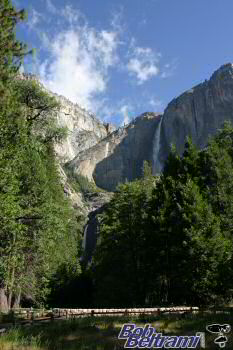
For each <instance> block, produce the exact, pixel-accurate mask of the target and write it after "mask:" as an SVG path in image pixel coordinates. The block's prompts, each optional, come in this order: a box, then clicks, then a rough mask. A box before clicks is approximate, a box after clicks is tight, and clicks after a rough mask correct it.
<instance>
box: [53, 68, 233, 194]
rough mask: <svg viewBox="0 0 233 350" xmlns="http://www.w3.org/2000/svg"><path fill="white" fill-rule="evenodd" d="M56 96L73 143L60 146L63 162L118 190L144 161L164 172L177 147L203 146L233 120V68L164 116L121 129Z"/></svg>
mask: <svg viewBox="0 0 233 350" xmlns="http://www.w3.org/2000/svg"><path fill="white" fill-rule="evenodd" d="M54 96H56V97H57V99H58V100H59V101H60V102H61V106H62V107H61V110H60V112H59V113H58V114H57V120H58V124H59V125H61V126H66V127H67V128H68V137H67V139H66V140H65V141H63V142H62V144H60V145H55V150H56V153H57V156H58V158H59V160H60V162H61V164H63V163H67V165H68V166H69V167H71V168H72V169H73V171H74V172H76V173H78V174H82V175H84V176H86V177H87V178H88V179H89V180H90V181H94V182H95V183H96V185H97V186H99V187H101V188H103V189H106V190H109V191H114V190H115V189H116V186H117V185H118V184H119V183H124V182H125V181H131V180H134V179H136V178H138V177H140V176H141V175H142V167H143V161H144V160H147V161H148V162H149V163H150V164H151V165H152V169H153V174H158V173H159V172H160V171H161V170H162V169H163V166H164V162H165V160H166V158H167V156H168V154H169V152H170V149H171V144H174V145H175V146H176V149H177V151H178V153H179V154H182V153H183V150H184V145H185V140H186V137H187V136H190V137H191V138H192V140H193V142H194V144H196V145H197V146H198V147H199V148H203V147H205V145H206V144H207V142H208V137H209V136H212V135H214V134H215V133H216V132H217V130H218V129H219V128H221V127H222V126H223V123H224V121H225V120H231V121H232V122H233V66H232V64H225V65H223V66H222V67H220V68H219V69H218V70H217V71H216V72H214V74H213V75H212V76H211V78H210V79H209V80H208V81H207V80H206V81H205V82H203V83H201V84H199V85H197V86H195V87H193V88H192V89H190V90H188V91H186V92H184V93H183V94H182V95H180V96H179V97H177V98H175V99H173V100H172V101H171V102H170V103H169V104H168V106H167V108H166V109H165V111H164V114H163V115H158V114H156V113H144V114H143V115H141V116H140V117H138V118H136V119H135V120H134V121H132V122H131V123H130V124H128V125H126V126H124V127H119V128H118V129H116V130H115V129H114V127H113V126H111V125H106V124H103V123H101V122H100V121H99V120H98V119H97V118H96V117H95V116H94V115H92V114H91V113H89V112H87V111H85V110H84V109H82V108H81V107H80V106H78V105H76V104H73V103H71V102H70V101H68V100H67V99H66V98H64V97H61V96H57V95H54Z"/></svg>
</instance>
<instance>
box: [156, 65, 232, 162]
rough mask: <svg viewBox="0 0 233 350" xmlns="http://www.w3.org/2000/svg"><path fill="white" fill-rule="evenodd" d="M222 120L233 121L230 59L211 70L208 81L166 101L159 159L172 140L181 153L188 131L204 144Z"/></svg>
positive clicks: (193, 138)
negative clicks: (228, 61) (211, 73)
mask: <svg viewBox="0 0 233 350" xmlns="http://www.w3.org/2000/svg"><path fill="white" fill-rule="evenodd" d="M225 120H231V121H232V122H233V65H232V64H230V63H229V64H225V65H223V66H222V67H220V69H218V70H217V71H216V72H214V74H213V75H212V76H211V78H210V80H209V81H207V80H206V81H205V82H204V83H202V84H199V85H197V86H195V87H194V88H192V89H190V90H188V91H186V92H185V93H184V94H182V95H181V96H179V97H178V98H175V99H174V100H172V101H171V102H170V103H169V104H168V106H167V108H166V109H165V111H164V117H163V123H162V127H161V147H160V155H159V156H160V158H161V161H162V162H164V160H165V158H166V157H167V155H168V152H169V150H170V145H171V143H173V144H175V145H176V148H177V151H178V152H179V154H182V152H183V150H184V143H185V138H186V136H188V135H189V136H191V137H192V140H193V142H194V143H195V144H196V145H197V146H198V147H199V148H202V147H204V146H205V145H206V143H207V140H208V137H209V136H212V135H214V134H215V133H216V131H217V130H218V129H219V128H221V127H222V125H223V122H224V121H225Z"/></svg>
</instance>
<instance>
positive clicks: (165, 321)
mask: <svg viewBox="0 0 233 350" xmlns="http://www.w3.org/2000/svg"><path fill="white" fill-rule="evenodd" d="M232 320H233V315H232V314H230V313H229V314H215V315H213V314H198V315H197V314H195V315H191V314H189V315H186V316H185V318H184V317H182V316H181V315H171V314H169V315H161V316H144V315H140V316H138V317H132V316H131V317H127V316H124V317H123V316H122V317H119V316H108V317H84V318H76V319H73V320H55V321H53V322H48V323H46V322H40V323H34V324H33V325H24V326H15V327H13V328H11V329H10V330H8V332H6V333H5V334H3V335H1V336H0V350H118V349H123V348H124V341H120V340H118V338H117V336H118V334H119V331H120V329H121V327H122V325H123V324H124V323H135V324H137V326H139V325H140V326H144V325H145V324H148V323H149V324H151V325H153V326H154V327H155V328H156V330H157V332H162V333H164V334H166V335H193V334H195V333H196V332H204V331H205V327H206V325H208V324H212V323H220V324H226V323H228V324H230V325H231V326H232V325H233V322H232ZM0 328H1V327H0ZM215 338H216V336H215V335H211V334H207V332H206V349H211V350H212V349H219V346H218V345H216V344H214V339H215ZM232 338H233V337H232V332H231V333H230V334H229V335H228V342H227V344H226V346H225V348H224V349H232V348H233V339H232Z"/></svg>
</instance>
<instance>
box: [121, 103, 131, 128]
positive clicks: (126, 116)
mask: <svg viewBox="0 0 233 350" xmlns="http://www.w3.org/2000/svg"><path fill="white" fill-rule="evenodd" d="M130 111H132V106H131V105H129V104H125V105H123V106H122V107H121V108H120V113H121V114H122V115H123V121H122V124H121V125H122V126H123V125H127V124H129V123H130V120H131V118H130V116H129V114H130Z"/></svg>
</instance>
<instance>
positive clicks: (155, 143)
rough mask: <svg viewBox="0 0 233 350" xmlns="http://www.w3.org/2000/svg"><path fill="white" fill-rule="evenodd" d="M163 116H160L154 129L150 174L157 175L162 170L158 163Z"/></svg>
mask: <svg viewBox="0 0 233 350" xmlns="http://www.w3.org/2000/svg"><path fill="white" fill-rule="evenodd" d="M162 120H163V116H161V118H160V121H159V124H158V126H157V128H156V131H155V135H154V139H153V158H152V174H153V175H155V174H158V173H160V172H161V170H162V164H161V163H160V161H159V151H160V136H161V124H162Z"/></svg>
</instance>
